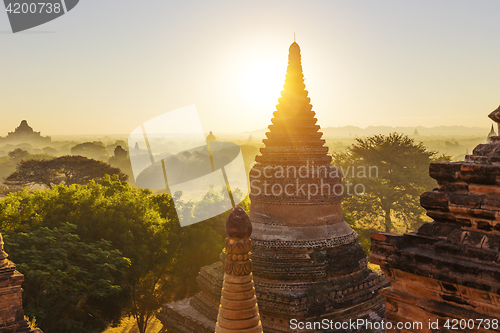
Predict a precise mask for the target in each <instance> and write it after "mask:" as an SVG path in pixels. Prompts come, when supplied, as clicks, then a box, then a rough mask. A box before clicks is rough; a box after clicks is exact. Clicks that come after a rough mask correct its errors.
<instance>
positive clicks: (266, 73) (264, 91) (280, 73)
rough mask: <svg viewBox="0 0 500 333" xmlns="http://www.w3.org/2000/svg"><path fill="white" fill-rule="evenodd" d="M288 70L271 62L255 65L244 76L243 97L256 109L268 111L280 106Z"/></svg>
mask: <svg viewBox="0 0 500 333" xmlns="http://www.w3.org/2000/svg"><path fill="white" fill-rule="evenodd" d="M285 74H286V68H283V66H279V65H277V64H274V63H271V62H259V63H254V64H253V65H252V66H250V67H249V68H248V70H247V71H246V72H245V73H244V75H242V84H241V87H242V88H241V89H242V90H243V95H244V96H245V98H246V99H247V100H248V102H249V103H251V105H252V106H253V107H255V108H257V109H258V110H259V109H262V110H264V109H265V110H268V109H269V108H274V106H275V105H276V104H278V98H279V97H280V92H281V90H283V84H284V83H285Z"/></svg>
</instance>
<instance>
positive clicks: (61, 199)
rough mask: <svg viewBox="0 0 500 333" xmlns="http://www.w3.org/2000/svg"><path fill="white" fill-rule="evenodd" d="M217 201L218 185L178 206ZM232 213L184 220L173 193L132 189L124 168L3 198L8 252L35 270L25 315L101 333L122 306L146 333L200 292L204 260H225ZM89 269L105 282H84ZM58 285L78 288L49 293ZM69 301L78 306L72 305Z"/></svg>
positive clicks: (193, 210)
mask: <svg viewBox="0 0 500 333" xmlns="http://www.w3.org/2000/svg"><path fill="white" fill-rule="evenodd" d="M177 195H181V194H180V193H178V194H177ZM212 200H223V198H222V197H221V195H220V194H219V193H217V192H216V191H215V190H212V191H211V192H209V193H207V195H206V196H205V198H204V200H203V201H204V202H201V203H192V202H187V203H185V204H184V205H183V206H181V207H178V208H179V209H180V211H181V212H182V214H197V211H198V210H199V209H203V205H205V204H207V202H210V201H212ZM226 217H227V214H225V215H223V216H217V217H214V218H212V219H210V220H208V221H205V222H202V223H198V224H195V225H191V226H188V227H184V228H181V227H180V225H179V223H178V220H177V213H176V210H175V208H174V205H173V201H172V198H171V196H170V195H168V194H160V195H153V194H152V192H151V191H150V190H143V189H135V188H131V187H130V186H129V185H128V184H127V183H126V182H124V181H121V180H119V179H118V177H117V176H114V177H109V176H106V177H104V179H103V180H101V181H100V182H99V183H96V182H94V181H91V182H89V183H88V184H86V185H78V184H73V185H69V186H68V185H57V186H54V187H53V188H52V189H50V190H45V191H34V192H29V191H27V190H24V191H20V192H16V193H11V194H10V195H8V196H6V197H5V199H4V200H2V201H0V228H1V231H2V233H5V234H6V235H7V237H6V251H7V252H8V253H9V254H10V258H11V259H12V260H13V261H14V262H16V264H18V268H19V270H20V271H21V273H23V274H25V277H26V280H25V283H24V285H23V287H24V289H25V292H24V297H23V302H24V304H23V305H24V307H25V309H26V314H27V315H28V316H29V317H30V318H33V317H36V320H37V323H39V326H40V328H41V329H42V330H44V332H45V333H53V332H80V331H82V332H83V331H85V332H99V331H100V330H101V328H102V327H103V325H104V324H106V323H111V322H113V321H114V322H117V321H118V320H119V318H120V316H121V315H123V314H129V315H132V316H134V317H135V318H136V320H137V323H138V327H139V331H140V332H145V328H146V326H147V323H148V321H149V320H150V319H151V318H152V316H153V315H154V313H155V312H156V311H157V310H158V309H159V307H160V305H161V304H163V303H164V302H167V301H170V300H173V299H176V298H182V297H185V296H188V295H191V294H193V293H194V292H195V290H196V282H195V278H196V274H197V273H198V271H199V269H200V267H201V266H203V265H206V264H209V263H212V262H214V261H216V260H217V258H218V254H219V253H220V250H221V249H222V247H223V240H224V237H225V234H224V222H225V218H226ZM30 243H32V244H30ZM44 244H45V245H44ZM86 253H88V255H87V254H86ZM97 254H99V255H97ZM70 257H71V258H70ZM82 258H87V259H88V260H87V261H84V260H83V259H82ZM127 263H129V265H128V264H127ZM108 266H109V267H108ZM92 267H93V268H92ZM104 267H108V269H104ZM111 267H112V268H113V269H111ZM85 272H87V273H88V274H90V275H87V277H92V279H93V280H95V283H100V285H99V288H94V289H93V290H87V289H81V288H82V286H81V284H82V283H83V282H84V281H85V280H81V279H80V278H79V275H78V274H87V273H85ZM42 277H43V278H42ZM49 280H50V281H49ZM57 285H64V287H65V288H67V289H68V290H71V291H72V292H71V293H70V292H67V293H47V292H43V290H44V288H49V289H50V288H53V287H52V286H57ZM90 286H92V284H89V287H90ZM35 289H36V290H39V291H41V292H39V293H33V291H34V290H35ZM90 291H92V293H90ZM97 300H99V302H97ZM71 302H72V303H71ZM59 304H60V305H61V306H59ZM64 304H68V305H67V306H63V305H64ZM69 304H78V306H79V307H76V308H75V310H74V311H68V308H69V307H71V306H70V305H69ZM52 318H56V319H54V320H52ZM59 318H64V322H59V320H58V319H59ZM90 318H91V319H90ZM59 323H61V324H59Z"/></svg>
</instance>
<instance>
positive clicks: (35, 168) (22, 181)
mask: <svg viewBox="0 0 500 333" xmlns="http://www.w3.org/2000/svg"><path fill="white" fill-rule="evenodd" d="M104 175H118V177H119V179H120V180H122V181H125V180H127V178H128V176H127V175H125V174H124V173H123V172H121V170H120V169H119V168H114V167H112V166H110V165H109V164H108V163H105V162H102V161H97V160H93V159H90V158H86V157H83V156H69V155H66V156H61V157H57V158H54V159H51V160H27V161H24V160H22V161H21V162H19V164H18V165H17V168H16V171H14V173H12V174H11V175H9V176H8V177H7V178H6V179H5V182H4V183H5V184H6V185H9V186H23V187H26V186H33V185H45V186H47V187H48V188H52V187H53V186H54V185H58V184H66V185H71V184H81V185H84V184H87V183H88V182H89V181H91V180H98V179H100V178H102V177H104Z"/></svg>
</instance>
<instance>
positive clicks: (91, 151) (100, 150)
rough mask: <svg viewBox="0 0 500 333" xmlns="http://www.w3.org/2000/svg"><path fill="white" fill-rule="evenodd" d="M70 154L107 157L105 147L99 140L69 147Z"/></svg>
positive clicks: (99, 157)
mask: <svg viewBox="0 0 500 333" xmlns="http://www.w3.org/2000/svg"><path fill="white" fill-rule="evenodd" d="M71 154H73V155H82V156H87V157H91V158H98V159H101V158H103V157H107V152H106V147H104V144H103V143H102V142H99V141H95V142H84V143H80V144H78V145H76V146H74V147H72V148H71Z"/></svg>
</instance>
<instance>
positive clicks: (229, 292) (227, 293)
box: [215, 207, 262, 333]
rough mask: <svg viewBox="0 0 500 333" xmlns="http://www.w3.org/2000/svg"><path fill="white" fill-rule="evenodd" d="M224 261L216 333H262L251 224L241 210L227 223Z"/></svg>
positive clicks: (236, 209)
mask: <svg viewBox="0 0 500 333" xmlns="http://www.w3.org/2000/svg"><path fill="white" fill-rule="evenodd" d="M226 234H227V238H226V248H225V250H226V261H225V263H224V282H223V284H222V297H221V301H220V305H219V315H218V316H217V324H216V326H215V332H216V333H229V332H235V333H236V332H245V333H262V324H261V322H260V315H259V308H258V306H257V298H256V296H255V288H254V283H253V275H252V260H251V257H252V253H251V252H250V250H251V249H252V241H251V240H250V235H251V234H252V224H251V223H250V218H249V217H248V215H247V214H246V213H245V211H244V210H243V209H242V208H241V207H236V208H235V209H234V210H233V212H232V213H231V214H230V215H229V217H228V219H227V222H226Z"/></svg>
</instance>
